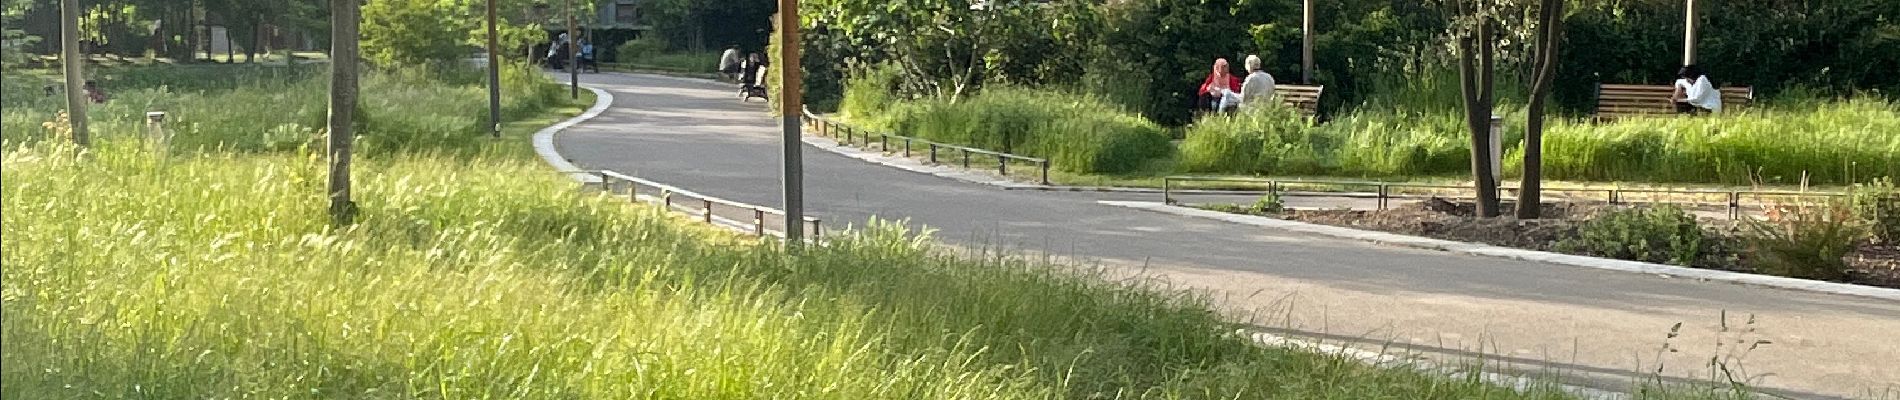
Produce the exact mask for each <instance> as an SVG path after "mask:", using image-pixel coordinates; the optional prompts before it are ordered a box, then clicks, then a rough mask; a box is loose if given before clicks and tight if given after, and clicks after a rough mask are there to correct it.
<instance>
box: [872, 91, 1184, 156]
mask: <svg viewBox="0 0 1900 400" xmlns="http://www.w3.org/2000/svg"><path fill="white" fill-rule="evenodd" d="M855 91H856V90H854V92H855ZM847 98H849V96H847ZM847 103H854V104H861V103H867V101H864V100H847ZM883 104H885V105H884V106H883V108H884V112H883V113H882V114H879V115H877V116H876V117H875V118H857V119H854V121H858V122H863V123H867V124H868V125H871V126H872V127H874V128H882V129H887V130H890V131H894V132H896V133H898V134H903V135H910V136H916V137H921V138H925V139H929V140H935V141H941V142H947V143H955V144H962V145H966V146H973V147H978V148H985V149H991V150H1000V151H1005V152H1010V153H1015V154H1024V155H1029V156H1035V157H1044V158H1048V159H1050V162H1051V164H1052V165H1053V167H1054V168H1057V169H1061V170H1064V171H1069V172H1087V173H1118V172H1127V171H1131V170H1134V169H1137V168H1140V167H1141V166H1143V165H1144V164H1146V163H1148V162H1151V161H1153V160H1155V159H1158V158H1161V157H1164V156H1166V155H1168V153H1169V152H1170V149H1169V145H1168V137H1167V135H1166V134H1165V133H1163V131H1162V130H1161V127H1160V126H1157V125H1155V124H1154V123H1153V122H1150V121H1148V120H1147V119H1145V118H1142V117H1141V116H1139V115H1136V114H1133V113H1130V112H1127V111H1124V110H1122V109H1120V108H1118V107H1116V106H1113V105H1110V104H1108V103H1106V102H1104V101H1102V100H1101V99H1098V98H1095V97H1091V96H1086V95H1076V94H1071V93H1064V92H1059V91H1052V90H1038V89H1029V88H1000V87H992V88H987V89H984V91H983V92H982V93H978V94H975V95H971V96H967V97H964V98H962V99H957V100H955V101H952V100H950V99H945V98H930V99H920V100H908V101H895V102H885V103H883ZM863 108H865V107H864V106H860V105H852V106H847V108H846V110H847V112H854V110H862V109H863Z"/></svg>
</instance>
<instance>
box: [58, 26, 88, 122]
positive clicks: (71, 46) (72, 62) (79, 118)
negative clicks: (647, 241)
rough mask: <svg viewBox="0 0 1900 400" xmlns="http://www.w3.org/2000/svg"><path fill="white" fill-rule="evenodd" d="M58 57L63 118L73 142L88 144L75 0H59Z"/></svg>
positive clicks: (83, 62) (83, 72)
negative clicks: (63, 93)
mask: <svg viewBox="0 0 1900 400" xmlns="http://www.w3.org/2000/svg"><path fill="white" fill-rule="evenodd" d="M59 47H60V50H59V53H60V55H59V57H60V61H63V62H64V63H63V65H62V66H64V67H65V70H66V72H65V74H66V118H68V119H67V122H68V123H70V124H72V125H71V126H70V127H71V128H72V131H73V132H72V134H73V144H76V145H79V146H80V147H85V146H87V145H90V144H92V136H91V135H88V134H87V133H86V105H87V104H86V88H85V83H86V73H85V71H84V70H83V69H81V66H82V65H84V64H85V62H86V60H85V59H84V58H81V57H83V56H82V55H80V54H79V0H60V2H59Z"/></svg>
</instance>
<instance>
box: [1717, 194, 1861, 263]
mask: <svg viewBox="0 0 1900 400" xmlns="http://www.w3.org/2000/svg"><path fill="white" fill-rule="evenodd" d="M1743 226H1744V227H1745V228H1746V229H1745V231H1744V233H1745V235H1744V236H1745V237H1746V240H1747V242H1748V248H1749V250H1750V251H1749V254H1751V255H1753V256H1754V257H1753V258H1751V259H1750V261H1751V262H1750V264H1751V267H1753V268H1754V269H1755V270H1758V271H1762V272H1766V273H1770V274H1775V275H1781V276H1789V277H1795V278H1810V279H1824V280H1839V279H1841V278H1843V277H1845V276H1846V274H1847V262H1846V260H1844V259H1843V258H1844V257H1846V256H1847V253H1848V252H1851V251H1853V250H1854V248H1855V247H1858V246H1859V245H1860V244H1861V243H1862V241H1864V240H1866V239H1867V233H1868V232H1867V225H1866V223H1864V222H1862V221H1861V220H1860V219H1859V218H1856V217H1855V216H1854V212H1853V210H1852V209H1851V208H1849V207H1846V206H1845V205H1841V204H1822V205H1799V206H1794V207H1782V208H1778V209H1774V210H1771V211H1770V212H1769V214H1768V218H1767V219H1765V220H1753V219H1751V220H1748V221H1746V222H1745V223H1744V224H1743Z"/></svg>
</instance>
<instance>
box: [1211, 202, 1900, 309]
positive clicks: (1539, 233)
mask: <svg viewBox="0 0 1900 400" xmlns="http://www.w3.org/2000/svg"><path fill="white" fill-rule="evenodd" d="M1542 206H1543V210H1542V212H1543V214H1542V215H1543V216H1544V217H1545V219H1539V220H1518V219H1515V218H1510V217H1503V218H1478V217H1476V214H1477V212H1476V211H1477V208H1476V206H1475V205H1474V204H1472V203H1470V202H1457V201H1449V200H1445V199H1439V198H1433V199H1428V200H1425V201H1421V202H1418V203H1412V204H1408V205H1405V206H1400V207H1396V208H1393V209H1389V210H1384V211H1365V210H1287V211H1282V212H1277V213H1272V212H1260V211H1259V210H1257V209H1253V208H1251V207H1246V206H1238V205H1209V206H1204V207H1203V208H1206V209H1210V210H1215V211H1222V212H1230V213H1238V214H1250V215H1262V216H1268V217H1274V218H1280V219H1286V220H1292V221H1300V222H1308V223H1315V224H1323V225H1332V226H1340V227H1347V228H1355V229H1364V230H1373V231H1382V232H1391V233H1397V234H1404V235H1413V236H1424V237H1430V238H1435V239H1445V240H1455V241H1461V242H1477V243H1484V244H1490V245H1494V246H1504V247H1512V248H1520V249H1529V250H1539V251H1551V252H1564V253H1571V254H1578V255H1587V256H1601V255H1598V254H1587V253H1578V252H1570V251H1565V249H1561V248H1559V246H1557V243H1558V242H1561V241H1563V240H1564V239H1566V238H1572V237H1576V236H1577V235H1578V230H1579V229H1580V227H1581V226H1582V224H1583V222H1584V221H1587V220H1589V219H1590V218H1591V217H1592V216H1594V215H1596V214H1597V213H1601V212H1605V211H1609V210H1612V209H1613V208H1611V207H1610V206H1605V205H1592V204H1574V203H1546V204H1543V205H1542ZM1515 209H1516V207H1515V204H1509V203H1507V204H1504V205H1503V206H1502V214H1504V215H1507V216H1508V215H1511V214H1512V213H1513V212H1514V210H1515ZM1701 222H1702V225H1703V227H1704V228H1705V234H1706V235H1707V236H1708V237H1711V238H1713V239H1712V241H1713V242H1714V243H1715V245H1714V246H1711V247H1712V248H1709V249H1707V250H1706V251H1707V252H1708V254H1706V255H1705V256H1703V257H1702V258H1701V259H1700V260H1698V261H1696V262H1695V263H1693V265H1690V266H1691V267H1696V268H1704V269H1719V270H1728V271H1739V272H1754V271H1750V270H1749V269H1748V268H1746V267H1744V266H1745V265H1747V263H1746V259H1747V258H1748V254H1747V253H1748V251H1747V245H1746V244H1745V243H1744V242H1743V240H1742V239H1741V235H1740V227H1739V225H1738V224H1737V223H1735V222H1733V221H1727V220H1712V219H1706V218H1705V219H1703V220H1702V221H1701ZM1846 261H1847V263H1848V266H1849V268H1850V271H1848V274H1847V275H1848V277H1847V279H1845V280H1844V281H1845V282H1848V283H1856V284H1863V285H1873V286H1883V287H1892V288H1900V246H1873V245H1867V246H1862V247H1860V248H1859V249H1857V250H1856V251H1854V252H1853V253H1851V254H1849V255H1848V256H1847V257H1846Z"/></svg>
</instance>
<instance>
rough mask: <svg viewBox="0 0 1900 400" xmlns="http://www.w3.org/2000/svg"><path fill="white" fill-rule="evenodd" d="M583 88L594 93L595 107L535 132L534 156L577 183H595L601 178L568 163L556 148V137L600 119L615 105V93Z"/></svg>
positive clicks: (589, 107) (588, 87)
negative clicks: (580, 125)
mask: <svg viewBox="0 0 1900 400" xmlns="http://www.w3.org/2000/svg"><path fill="white" fill-rule="evenodd" d="M581 88H582V89H587V91H588V92H593V93H594V105H592V106H588V107H587V111H583V112H581V115H576V116H574V118H568V119H567V120H566V121H561V122H559V123H556V124H554V125H549V126H548V127H546V128H541V130H539V131H535V132H534V138H533V142H534V154H535V155H539V156H541V161H545V162H547V163H548V166H551V167H554V170H555V171H558V172H560V173H563V174H567V175H568V177H569V178H573V179H574V180H575V181H579V182H581V183H595V182H600V177H598V176H594V174H589V173H587V171H585V170H582V169H581V168H580V167H579V166H575V165H574V162H572V161H568V160H567V157H565V156H562V155H561V150H560V149H559V148H557V147H555V146H554V135H556V134H559V133H561V132H562V131H565V130H567V128H572V127H574V125H576V124H580V123H582V122H587V121H588V120H591V119H594V118H595V117H599V116H600V114H601V113H604V112H607V107H609V106H612V105H613V104H614V95H613V93H608V92H607V91H605V90H600V89H596V88H594V87H591V86H582V87H581Z"/></svg>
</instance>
